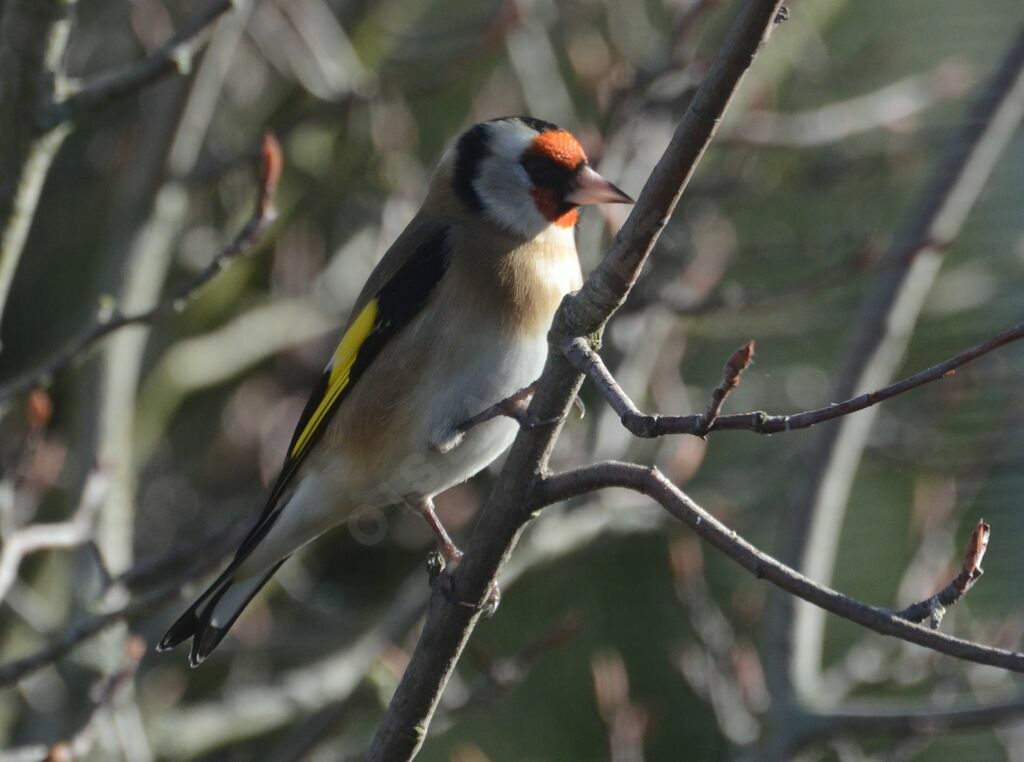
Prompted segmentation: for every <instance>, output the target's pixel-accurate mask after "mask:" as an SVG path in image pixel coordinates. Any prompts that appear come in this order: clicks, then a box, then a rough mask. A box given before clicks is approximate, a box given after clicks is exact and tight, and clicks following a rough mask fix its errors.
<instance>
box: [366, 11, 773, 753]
mask: <svg viewBox="0 0 1024 762" xmlns="http://www.w3.org/2000/svg"><path fill="white" fill-rule="evenodd" d="M780 6H781V2H778V1H777V0H751V2H748V3H746V5H745V6H744V7H743V9H742V10H741V11H740V13H739V14H738V16H737V18H736V20H735V22H734V24H733V27H732V29H731V30H730V32H729V34H728V35H727V37H726V39H725V41H724V43H723V45H722V48H721V50H720V52H719V54H718V56H717V58H716V59H715V61H714V63H713V64H712V66H711V69H710V70H709V72H708V75H707V77H706V78H705V80H704V82H703V84H702V85H701V87H700V89H699V90H698V91H697V93H696V95H695V96H694V98H693V100H692V101H691V103H690V105H689V108H688V109H687V111H686V113H685V115H684V116H683V118H682V120H681V121H680V123H679V125H678V127H677V129H676V132H675V134H674V135H673V137H672V140H671V142H670V144H669V147H668V149H667V150H666V151H665V154H664V155H663V156H662V159H661V160H660V161H659V162H658V165H657V167H656V168H655V170H654V172H653V173H652V174H651V176H650V178H649V179H648V181H647V184H646V185H645V187H644V189H643V191H642V192H641V194H640V198H639V201H638V203H637V205H636V207H635V208H634V210H633V212H632V214H630V216H629V219H628V220H627V221H626V224H625V225H624V227H623V228H622V230H621V231H620V232H619V234H618V236H616V239H615V241H614V243H613V244H612V247H611V249H610V250H609V252H608V254H607V255H606V257H605V258H604V260H603V261H602V262H601V264H600V265H599V266H598V267H597V268H596V269H595V270H594V271H593V272H592V273H591V274H590V276H589V277H588V278H587V281H586V283H585V284H584V286H583V289H582V290H581V291H580V292H578V293H577V294H575V295H574V296H570V297H567V298H566V300H565V301H563V303H562V306H561V308H560V309H559V312H558V314H557V315H556V317H555V323H554V326H553V328H552V336H553V337H554V340H555V342H556V346H560V345H561V343H562V342H564V341H565V338H566V337H577V336H586V335H589V334H594V333H599V332H600V330H601V328H602V326H603V325H604V323H605V322H606V321H607V320H608V318H609V317H610V315H611V314H612V313H613V312H614V311H615V310H616V309H617V308H618V306H619V305H620V304H622V302H623V300H624V299H625V297H626V295H627V294H628V293H629V290H630V288H631V287H632V285H633V283H634V282H635V281H636V278H637V276H638V275H639V272H640V269H641V268H642V267H643V264H644V262H645V261H646V259H647V257H648V255H649V254H650V252H651V250H652V248H653V247H654V243H655V242H656V240H657V238H658V236H659V235H660V233H661V231H662V230H663V228H664V227H665V225H666V223H667V221H668V219H669V217H670V215H671V214H672V211H673V210H674V209H675V205H676V203H677V202H678V200H679V197H680V196H681V194H682V191H683V189H684V188H685V186H686V184H687V183H688V181H689V179H690V177H691V176H692V174H693V171H694V169H695V167H696V165H697V162H698V161H699V159H700V157H701V156H702V155H703V153H704V150H705V148H706V146H707V144H708V142H709V141H710V140H711V137H712V136H713V135H714V133H715V130H716V128H717V126H718V123H719V119H720V118H721V115H722V113H723V112H724V111H725V109H726V107H727V106H728V104H729V101H730V100H731V98H732V95H733V93H734V92H735V90H736V88H737V86H738V85H739V82H740V80H741V79H742V77H743V75H744V73H745V72H746V70H747V69H748V68H749V66H750V65H751V63H752V62H753V59H754V57H755V55H756V54H757V51H758V49H759V48H760V46H761V44H762V42H763V41H764V39H765V37H766V35H767V33H768V31H769V30H770V29H771V26H772V24H773V21H774V19H775V17H776V15H777V13H778V11H779V7H780ZM581 380H582V379H581V376H580V375H579V373H577V372H576V371H575V369H574V368H573V367H572V366H571V365H569V363H568V362H567V361H566V360H565V359H564V358H563V357H562V356H561V355H560V354H559V353H558V352H557V351H556V352H551V353H549V355H548V360H547V363H546V365H545V368H544V372H543V374H542V375H541V379H540V381H539V383H538V386H537V392H536V394H535V395H534V397H533V400H532V402H531V404H530V408H529V413H530V414H531V415H532V416H533V418H534V420H538V421H545V422H546V421H549V420H551V419H556V420H560V419H562V418H564V417H565V416H566V415H567V413H568V410H569V407H570V405H571V404H572V400H573V398H574V397H575V396H576V392H577V390H578V389H579V385H580V382H581ZM559 430H560V424H559V423H554V424H549V425H541V426H538V427H534V428H530V429H524V430H522V431H520V433H519V436H518V437H517V438H516V442H515V444H513V446H512V451H511V453H510V454H509V457H508V460H507V461H506V464H505V467H504V468H503V469H502V473H501V476H500V477H499V479H498V484H497V486H496V488H495V490H494V492H493V493H492V496H491V499H490V500H489V501H488V503H487V506H486V508H485V509H484V511H483V513H482V514H481V516H480V518H479V520H478V522H477V526H476V528H475V530H474V532H473V536H472V537H471V539H470V542H469V545H468V546H467V548H466V552H465V555H464V556H463V558H462V561H461V562H460V563H459V564H458V565H457V566H456V568H455V570H454V572H452V571H449V570H446V571H445V574H447V575H450V579H449V581H450V589H451V591H452V593H453V594H452V595H451V596H447V597H446V596H444V595H439V594H436V593H435V595H433V596H432V598H431V603H430V606H429V608H428V612H427V620H426V622H425V624H424V628H423V632H422V634H421V635H420V638H419V641H418V642H417V644H416V648H415V650H414V651H413V654H412V658H411V660H410V662H409V666H408V667H407V668H406V671H405V674H404V675H403V676H402V680H401V682H400V684H399V686H398V689H397V690H396V692H395V695H394V696H393V698H392V699H391V703H390V704H389V705H388V709H387V711H386V712H385V714H384V717H383V719H382V720H381V723H380V725H379V727H378V729H377V733H376V735H375V737H374V740H373V742H372V744H371V747H370V751H369V755H368V759H370V760H388V762H392V761H393V760H407V759H411V758H412V757H414V756H415V755H416V753H417V752H418V750H419V748H420V746H421V745H422V743H423V740H424V738H425V736H426V733H427V729H428V727H429V725H430V720H431V717H432V716H433V713H434V709H435V708H436V706H437V702H438V700H439V699H440V696H441V693H442V692H443V690H444V687H445V684H446V683H447V681H448V678H449V676H450V675H451V672H452V670H453V669H454V667H455V663H456V662H457V661H458V658H459V655H460V654H461V652H462V649H463V647H464V646H465V643H466V640H467V639H468V638H469V635H470V633H471V632H472V630H473V628H474V626H475V625H476V621H477V619H478V617H479V611H476V610H474V609H472V608H467V607H465V606H460V605H454V604H452V603H451V602H450V600H449V598H451V597H454V598H455V599H456V600H461V601H470V602H475V603H478V604H481V605H482V604H483V603H484V601H485V600H486V598H487V595H488V592H489V590H490V589H491V586H492V584H494V582H495V580H496V578H497V574H498V572H499V570H500V568H501V566H502V565H503V564H504V562H505V561H506V560H507V558H508V556H509V554H510V553H511V552H512V549H513V548H514V546H515V544H516V541H517V540H518V537H519V535H520V534H521V532H522V531H523V529H524V528H525V525H526V523H527V522H528V521H529V519H530V515H531V512H530V511H529V510H528V506H530V505H531V503H532V500H531V493H532V491H533V487H534V485H535V483H536V481H537V479H538V478H539V476H540V475H541V474H542V473H543V472H544V470H545V468H546V465H547V459H548V455H549V453H550V451H551V448H552V447H553V444H554V440H555V437H556V436H557V434H558V431H559Z"/></svg>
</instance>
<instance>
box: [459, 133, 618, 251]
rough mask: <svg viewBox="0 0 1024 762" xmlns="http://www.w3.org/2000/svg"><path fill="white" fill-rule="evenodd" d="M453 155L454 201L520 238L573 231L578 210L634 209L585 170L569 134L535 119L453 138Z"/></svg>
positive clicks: (581, 155) (582, 156) (583, 158)
mask: <svg viewBox="0 0 1024 762" xmlns="http://www.w3.org/2000/svg"><path fill="white" fill-rule="evenodd" d="M454 152H455V155H454V170H453V174H452V182H453V184H454V190H455V194H456V196H457V197H458V198H459V199H460V201H461V202H462V203H463V204H465V205H466V206H467V207H469V208H470V209H472V210H474V211H477V212H481V213H483V214H486V215H487V216H488V217H489V218H490V219H491V220H493V221H494V222H496V223H497V224H498V225H500V226H502V227H504V228H506V229H508V230H511V231H513V232H515V233H518V234H520V235H522V236H524V237H525V238H533V237H534V236H536V235H538V234H540V233H541V232H543V231H544V230H545V229H547V228H548V227H549V226H551V225H555V226H557V227H561V228H572V226H573V225H575V224H576V221H577V218H578V211H577V209H578V207H579V206H581V205H583V204H631V203H633V199H631V198H630V197H629V196H627V195H626V194H625V193H623V192H622V191H621V190H619V189H618V188H617V187H615V186H614V185H613V184H612V183H610V182H608V181H607V180H605V179H604V178H603V177H601V175H599V174H598V173H597V172H595V171H594V170H593V169H592V168H591V166H590V165H589V164H588V163H587V155H586V153H584V151H583V147H582V146H581V145H580V143H579V141H578V140H577V139H576V138H575V137H574V136H573V135H572V134H571V133H569V132H567V131H566V130H563V129H561V128H560V127H557V126H556V125H554V124H551V123H550V122H544V121H541V120H540V119H532V118H530V117H525V116H510V117H503V118H501V119H493V120H491V121H489V122H481V123H480V124H477V125H474V126H473V127H470V128H469V129H468V130H466V131H465V132H464V133H463V134H462V135H461V137H459V139H458V141H457V142H456V143H455V148H454Z"/></svg>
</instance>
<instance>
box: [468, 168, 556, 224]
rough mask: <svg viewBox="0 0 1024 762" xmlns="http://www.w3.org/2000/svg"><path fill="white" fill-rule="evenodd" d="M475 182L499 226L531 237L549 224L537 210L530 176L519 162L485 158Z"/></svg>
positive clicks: (485, 206) (477, 190)
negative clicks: (531, 191)
mask: <svg viewBox="0 0 1024 762" xmlns="http://www.w3.org/2000/svg"><path fill="white" fill-rule="evenodd" d="M475 185H476V192H477V193H478V194H479V195H480V199H481V200H482V201H483V203H484V209H485V210H486V212H487V214H488V215H489V216H490V217H491V218H492V219H493V220H494V221H495V222H497V223H498V224H499V225H501V226H502V227H505V228H508V229H509V230H512V231H514V232H516V233H519V234H520V235H523V236H525V237H527V238H533V237H535V236H536V235H538V234H539V233H541V232H542V231H543V230H544V229H545V228H547V227H548V226H549V225H550V224H551V223H550V222H549V221H548V220H546V219H545V218H544V216H543V215H542V214H541V213H540V211H539V210H538V209H537V204H536V202H535V201H534V200H533V196H532V195H531V193H530V190H531V187H532V186H531V183H530V177H529V175H527V174H526V170H525V169H523V167H522V165H520V164H519V162H518V161H512V162H509V161H507V160H506V159H504V158H503V157H501V156H498V155H496V156H492V157H490V158H488V159H486V160H485V161H484V162H483V163H482V165H481V167H480V174H479V175H478V177H477V179H476V183H475Z"/></svg>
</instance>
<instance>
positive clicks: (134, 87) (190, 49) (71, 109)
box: [54, 0, 234, 120]
mask: <svg viewBox="0 0 1024 762" xmlns="http://www.w3.org/2000/svg"><path fill="white" fill-rule="evenodd" d="M232 7H234V2H232V0H212V2H208V3H207V4H206V5H205V6H203V7H202V8H200V9H199V10H198V11H197V12H196V13H195V15H193V16H192V18H190V19H188V20H187V21H186V22H185V23H184V24H183V25H182V27H181V29H180V30H178V32H176V33H175V34H174V35H173V36H172V37H171V38H170V39H169V40H168V41H167V42H166V43H165V44H164V45H162V46H161V47H160V48H159V49H157V50H155V51H153V52H152V53H151V54H150V55H148V56H146V57H145V58H143V59H142V60H140V61H136V62H134V63H130V64H127V65H126V66H123V67H121V68H119V69H116V70H114V71H110V72H103V73H102V74H96V75H94V76H91V77H88V78H85V79H77V80H74V79H73V80H70V81H68V82H67V83H66V86H67V88H68V91H69V92H68V95H67V97H66V98H64V99H63V100H62V101H61V102H59V103H56V104H54V109H55V110H56V111H57V112H58V115H59V116H58V118H59V119H62V120H63V119H73V118H75V117H77V116H79V115H80V114H81V113H82V112H84V111H87V110H90V109H94V108H96V107H98V106H102V105H106V104H108V103H112V102H114V101H116V100H118V99H120V98H124V97H126V96H128V95H132V94H133V93H136V92H138V91H139V90H142V89H143V88H145V87H147V86H148V85H151V84H153V83H154V82H156V81H157V80H159V79H162V78H163V77H166V76H169V75H171V74H181V75H186V74H189V73H190V72H191V71H192V62H193V59H194V58H195V56H196V54H197V53H198V52H199V51H200V50H202V48H203V46H204V45H205V44H206V40H207V38H208V33H209V31H210V28H211V27H212V26H213V24H214V23H215V22H216V21H217V19H219V18H220V17H221V16H223V15H224V14H225V13H227V12H228V11H229V10H231V9H232Z"/></svg>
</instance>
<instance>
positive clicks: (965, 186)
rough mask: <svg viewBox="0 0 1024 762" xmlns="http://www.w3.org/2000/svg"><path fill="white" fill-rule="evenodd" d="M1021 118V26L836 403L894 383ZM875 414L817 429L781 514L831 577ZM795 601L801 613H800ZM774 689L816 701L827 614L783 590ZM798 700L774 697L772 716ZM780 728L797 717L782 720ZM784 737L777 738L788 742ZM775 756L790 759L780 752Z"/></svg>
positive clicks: (861, 323)
mask: <svg viewBox="0 0 1024 762" xmlns="http://www.w3.org/2000/svg"><path fill="white" fill-rule="evenodd" d="M1022 116H1024V27H1021V28H1019V29H1018V31H1017V32H1016V34H1015V37H1014V39H1013V40H1012V41H1011V42H1010V44H1009V47H1008V49H1007V50H1006V52H1005V54H1004V55H1003V57H1002V60H1001V62H1000V63H999V66H998V67H997V69H996V71H995V73H994V74H993V75H992V76H991V77H990V78H989V79H988V81H987V82H986V83H985V84H984V85H983V86H982V87H981V88H980V89H979V91H978V96H977V98H976V100H975V103H974V104H973V105H972V107H971V109H970V112H969V114H968V116H967V118H966V120H965V122H964V125H963V127H962V128H961V129H960V130H958V131H957V132H956V134H954V135H953V136H952V137H951V138H950V139H949V141H948V142H947V145H946V147H945V149H944V151H943V153H942V155H941V157H940V159H939V161H938V162H937V164H936V166H935V168H934V170H933V171H932V173H931V176H930V177H929V178H928V180H927V181H926V183H925V184H924V185H923V187H922V189H921V192H920V194H919V196H918V198H917V200H916V202H915V203H914V205H913V207H912V208H911V209H910V211H909V213H908V214H907V215H906V217H905V218H904V221H903V223H902V225H901V226H900V229H899V230H898V232H897V234H896V235H895V236H894V238H893V240H892V242H891V244H890V245H889V247H888V249H887V251H886V253H885V254H884V255H883V257H882V259H881V261H880V262H879V265H878V267H877V268H876V273H877V276H876V279H875V282H874V283H873V284H872V286H871V289H870V291H869V293H868V295H867V297H866V298H865V299H864V302H863V303H862V305H861V308H860V310H859V311H858V314H857V315H855V316H854V317H852V318H851V320H850V324H851V326H852V328H851V333H850V335H849V339H848V341H847V344H846V347H845V349H844V351H843V352H842V354H841V358H842V359H841V361H840V362H839V364H838V366H837V368H836V372H835V374H834V378H835V382H834V386H833V389H832V391H831V393H830V397H831V398H832V399H840V400H842V399H847V398H852V397H855V396H856V395H859V394H862V393H864V392H867V391H869V390H871V389H875V388H879V387H882V386H885V385H886V384H888V383H890V381H891V379H892V378H893V376H894V374H895V373H896V371H897V369H898V368H899V366H900V364H901V362H902V360H903V357H904V353H905V351H906V348H907V345H908V344H909V341H910V337H911V335H912V334H913V329H914V325H915V323H916V321H917V318H918V316H919V314H920V312H921V309H922V307H923V305H924V301H925V296H926V295H927V293H928V291H929V289H930V287H931V285H932V283H933V282H934V280H935V278H936V276H937V274H938V271H939V268H940V267H941V265H942V262H943V258H944V254H945V252H946V250H947V249H948V248H949V246H950V244H951V243H952V242H953V241H954V240H955V239H956V237H957V236H958V235H959V233H960V230H961V228H962V226H963V222H964V220H965V219H966V217H967V215H968V213H969V212H970V211H971V209H972V208H973V207H974V204H975V202H976V201H977V199H978V197H979V195H980V193H981V190H982V188H983V187H984V185H985V183H986V182H987V180H988V178H989V176H990V174H991V172H992V170H993V168H994V167H995V166H996V163H997V161H998V159H999V156H1000V155H1001V153H1002V152H1003V150H1004V149H1005V147H1006V146H1007V144H1008V143H1009V142H1010V140H1011V139H1012V138H1013V137H1014V136H1015V135H1016V134H1017V130H1018V127H1019V125H1020V122H1021V118H1022ZM874 416H875V413H874V411H873V410H869V411H867V412H866V413H864V414H862V415H859V416H848V417H845V418H843V420H842V422H841V423H840V424H839V425H838V426H833V427H827V428H824V429H822V430H821V431H820V433H819V434H818V435H817V436H816V437H815V439H814V442H812V443H811V444H810V445H809V448H808V457H807V458H806V460H805V465H804V467H803V469H802V473H801V478H800V479H799V480H798V481H797V482H796V483H795V486H794V494H795V498H794V500H793V501H791V502H790V503H789V507H788V509H787V513H786V515H784V516H783V517H782V518H781V521H780V526H781V527H782V533H781V536H780V545H779V551H778V554H777V555H778V557H779V558H780V560H782V561H783V562H785V563H788V564H791V565H794V566H799V568H800V569H801V571H803V572H804V573H805V574H807V575H808V576H810V577H812V578H813V579H816V580H818V581H820V582H822V583H826V584H827V583H828V582H829V581H830V579H831V576H832V570H833V566H834V563H835V559H836V549H837V547H838V542H839V536H838V533H839V531H840V528H841V527H842V526H843V524H844V515H845V510H846V505H847V503H848V501H849V495H850V492H851V489H852V485H853V480H854V478H855V475H856V473H857V470H858V466H859V463H860V460H861V456H862V453H863V451H864V447H865V446H866V444H867V441H868V436H869V433H870V431H871V428H872V425H873V422H874ZM794 607H795V610H794ZM765 621H766V627H765V637H766V642H767V648H768V650H769V652H770V653H769V654H768V655H767V656H766V659H765V666H766V676H767V678H768V681H769V685H770V687H771V690H772V693H773V695H775V696H785V695H786V694H787V691H790V692H792V691H793V690H794V689H795V691H796V693H797V694H801V695H806V696H809V697H813V693H814V690H815V686H816V685H817V681H818V675H819V669H820V662H821V653H822V648H823V640H824V617H823V615H822V614H821V612H820V611H818V610H817V609H815V608H812V607H808V606H804V605H800V603H799V602H795V601H793V600H792V599H787V597H786V596H781V595H772V596H770V597H769V602H768V607H767V609H766V613H765ZM793 705H794V704H793V702H786V701H776V702H774V703H773V705H772V711H773V712H783V713H785V712H786V711H788V709H787V707H792V706H793ZM773 723H774V724H775V725H776V726H777V727H789V726H791V725H792V723H791V722H790V721H789V719H787V718H785V717H783V716H781V715H780V716H777V717H775V718H774V719H773ZM782 735H784V734H780V735H779V736H778V738H777V739H776V740H778V741H779V742H782V741H783V740H784V739H782ZM775 756H776V757H777V758H788V756H789V752H788V751H787V750H785V749H780V751H779V753H778V754H777V755H775Z"/></svg>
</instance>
